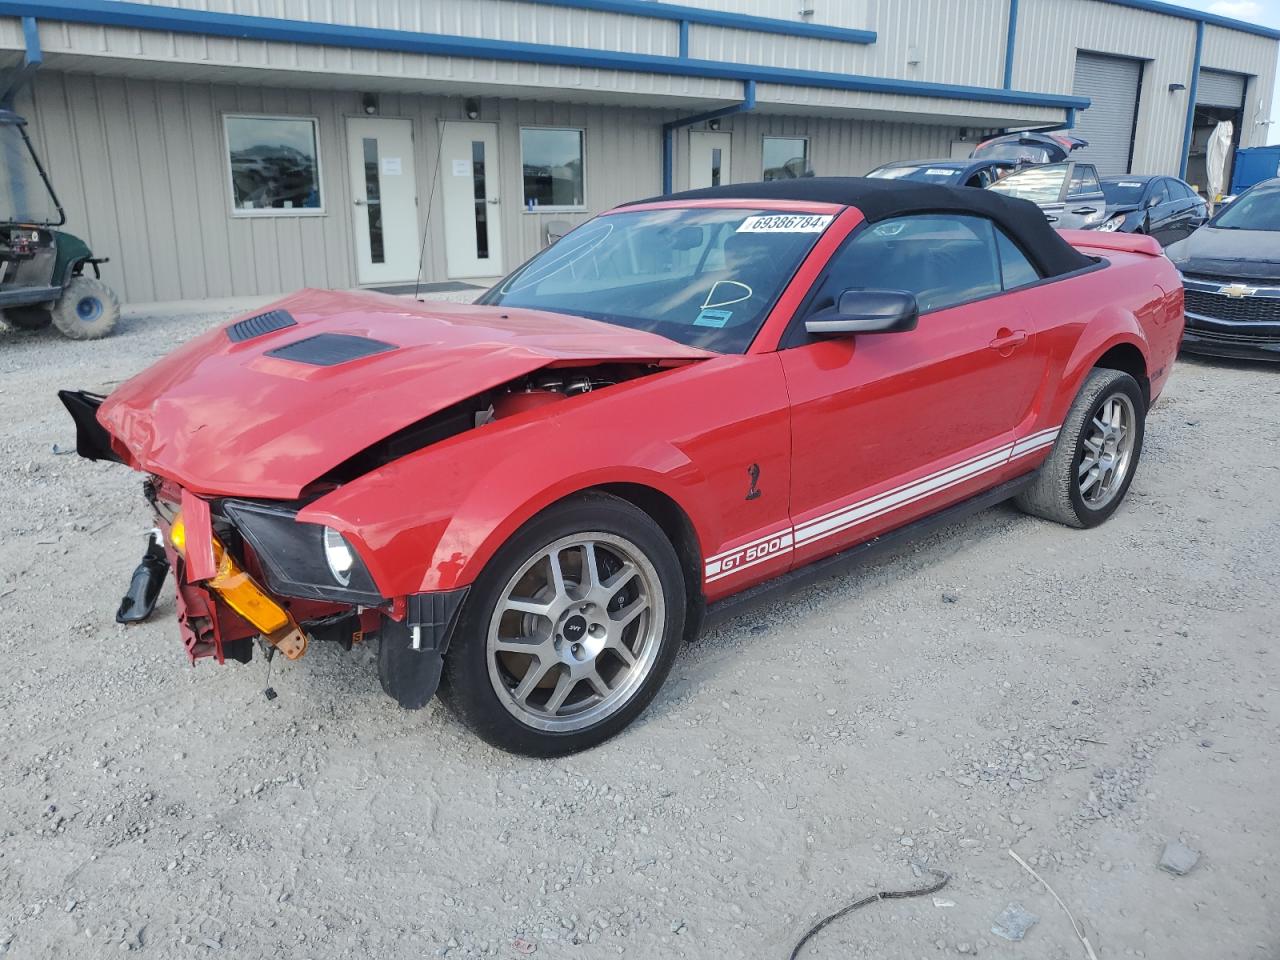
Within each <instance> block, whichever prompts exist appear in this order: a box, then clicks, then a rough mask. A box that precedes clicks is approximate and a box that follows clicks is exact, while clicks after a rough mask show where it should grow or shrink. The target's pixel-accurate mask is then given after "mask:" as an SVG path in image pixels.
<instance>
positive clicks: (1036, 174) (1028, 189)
mask: <svg viewBox="0 0 1280 960" xmlns="http://www.w3.org/2000/svg"><path fill="white" fill-rule="evenodd" d="M1066 176H1067V165H1066V164H1065V163H1048V164H1045V165H1044V166H1040V167H1028V168H1027V169H1025V170H1019V171H1018V172H1017V173H1011V174H1009V175H1008V176H1007V177H1005V178H1004V179H1003V180H999V181H997V182H996V183H993V184H992V185H991V187H990V189H991V190H994V191H995V192H996V193H1003V194H1005V195H1006V196H1009V197H1017V198H1019V199H1020V200H1030V201H1031V202H1032V203H1057V201H1058V199H1059V198H1060V197H1061V196H1062V181H1063V180H1065V179H1066Z"/></svg>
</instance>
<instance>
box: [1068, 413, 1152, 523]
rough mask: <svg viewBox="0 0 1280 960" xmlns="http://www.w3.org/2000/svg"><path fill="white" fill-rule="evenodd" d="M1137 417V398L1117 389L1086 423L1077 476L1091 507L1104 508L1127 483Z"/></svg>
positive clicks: (1086, 501) (1082, 497)
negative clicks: (1131, 398) (1135, 409)
mask: <svg viewBox="0 0 1280 960" xmlns="http://www.w3.org/2000/svg"><path fill="white" fill-rule="evenodd" d="M1136 421H1137V414H1136V413H1135V411H1134V409H1133V401H1132V400H1130V399H1129V397H1128V396H1126V395H1125V394H1123V393H1113V394H1111V395H1110V396H1108V397H1107V398H1106V399H1105V400H1103V401H1102V403H1101V404H1100V405H1099V406H1098V409H1097V411H1096V412H1095V413H1094V415H1093V418H1092V419H1091V420H1090V421H1089V422H1088V423H1087V424H1086V425H1085V429H1084V434H1083V436H1082V438H1081V441H1080V443H1081V449H1080V464H1079V467H1078V468H1077V472H1076V478H1077V482H1078V483H1079V487H1080V497H1081V499H1083V500H1084V502H1085V505H1086V506H1087V507H1089V508H1090V509H1093V510H1100V509H1102V508H1103V507H1105V506H1106V505H1107V504H1109V503H1110V502H1111V501H1112V500H1113V499H1115V496H1116V494H1117V493H1118V492H1119V491H1120V490H1121V489H1122V488H1123V487H1124V482H1125V479H1126V478H1127V477H1128V475H1129V467H1130V464H1131V463H1132V462H1133V442H1134V437H1135V435H1136V433H1135V423H1136Z"/></svg>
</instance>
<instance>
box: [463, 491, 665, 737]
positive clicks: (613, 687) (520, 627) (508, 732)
mask: <svg viewBox="0 0 1280 960" xmlns="http://www.w3.org/2000/svg"><path fill="white" fill-rule="evenodd" d="M685 600H686V598H685V583H684V577H683V575H682V572H681V569H680V562H679V559H678V558H677V556H676V552H675V549H674V547H673V546H672V544H671V541H670V540H668V539H667V536H666V534H665V533H663V531H662V528H661V527H659V526H658V524H657V523H655V522H654V520H653V519H652V518H651V517H650V516H649V515H648V514H646V513H644V512H643V511H642V510H640V509H639V508H637V507H635V506H633V505H632V504H630V503H628V502H627V501H625V500H621V499H619V498H617V497H614V496H610V495H608V494H603V493H592V494H584V495H581V496H577V497H573V498H571V499H569V500H566V501H563V502H561V503H558V504H555V505H553V506H551V507H549V508H548V509H547V510H545V511H543V512H542V513H541V514H539V515H538V516H537V517H535V518H534V519H532V520H530V521H529V522H528V523H527V524H525V525H524V526H523V527H522V528H521V529H520V530H519V531H517V532H516V534H515V535H514V536H513V537H512V538H511V539H510V540H509V541H507V543H506V544H504V545H503V546H502V548H501V549H499V550H498V552H497V553H496V554H495V555H494V557H493V559H492V560H491V561H490V562H489V564H488V565H487V566H486V567H485V570H484V572H483V573H481V575H480V576H479V578H477V580H476V582H475V584H474V585H473V586H472V588H471V591H470V592H469V594H468V596H467V600H466V602H465V604H464V606H463V609H462V613H461V616H460V619H459V622H458V627H457V632H456V633H455V635H454V639H453V644H452V646H451V648H450V650H449V653H448V655H447V656H446V658H445V666H444V683H443V685H442V687H441V693H442V696H443V698H444V700H445V701H446V703H447V704H448V705H449V706H450V708H451V709H452V710H453V711H454V712H455V713H456V714H457V715H458V716H459V717H460V718H461V719H462V721H463V722H464V723H466V724H467V725H468V726H469V727H471V728H472V729H473V730H474V731H475V732H476V733H477V734H479V735H480V736H481V737H482V738H484V739H485V740H487V741H488V742H489V743H491V744H493V745H494V746H496V747H501V748H502V749H504V750H510V751H512V752H514V753H522V754H525V755H528V756H537V757H551V756H561V755H563V754H568V753H574V752H576V751H579V750H584V749H586V748H588V747H593V746H595V745H596V744H599V743H602V742H604V741H605V740H607V739H609V738H610V737H612V736H613V735H614V734H616V733H618V732H619V731H620V730H622V729H623V728H624V727H626V726H627V725H628V724H629V723H631V721H632V720H634V719H635V718H636V717H637V716H638V715H639V714H640V713H641V711H643V710H644V708H645V707H646V706H647V705H648V704H649V701H650V700H652V699H653V697H654V695H655V694H656V693H657V692H658V688H659V687H661V686H662V682H663V681H664V680H665V679H666V676H667V673H668V672H669V671H670V670H671V664H672V663H673V662H674V660H675V657H676V653H677V651H678V650H679V646H680V639H681V637H682V636H683V634H684V622H685Z"/></svg>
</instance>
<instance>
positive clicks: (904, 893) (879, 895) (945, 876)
mask: <svg viewBox="0 0 1280 960" xmlns="http://www.w3.org/2000/svg"><path fill="white" fill-rule="evenodd" d="M929 872H930V873H932V874H933V875H934V876H935V877H937V878H938V882H937V883H935V884H933V885H932V886H928V887H922V888H920V889H919V890H880V891H878V892H876V893H873V894H871V896H869V897H863V898H862V899H861V900H858V901H857V902H855V903H851V904H849V905H848V906H847V907H844V908H843V909H840V910H837V911H836V912H835V913H833V914H831V916H829V917H825V918H823V919H822V920H819V921H818V922H817V923H815V924H814V925H813V926H812V927H810V928H809V932H808V933H806V934H805V935H804V936H803V937H801V938H800V942H799V943H797V944H796V945H795V947H793V948H792V950H791V956H789V957H788V958H787V960H796V957H798V956H800V950H801V948H803V947H804V945H805V944H806V943H808V942H809V941H810V940H812V939H813V938H814V937H815V936H817V935H818V933H819V932H820V931H821V930H822V929H823V928H824V927H826V926H827V924H829V923H834V922H835V921H836V920H839V919H840V918H841V917H844V916H848V915H849V914H851V913H853V911H855V910H857V909H858V908H859V907H865V906H866V905H867V904H869V903H875V902H876V901H877V900H906V899H907V898H908V897H925V896H928V895H929V894H931V893H937V892H938V891H939V890H941V889H942V888H943V887H945V886H946V885H947V883H948V882H949V881H950V880H951V874H949V873H946V872H944V871H942V870H932V869H931V870H930V871H929Z"/></svg>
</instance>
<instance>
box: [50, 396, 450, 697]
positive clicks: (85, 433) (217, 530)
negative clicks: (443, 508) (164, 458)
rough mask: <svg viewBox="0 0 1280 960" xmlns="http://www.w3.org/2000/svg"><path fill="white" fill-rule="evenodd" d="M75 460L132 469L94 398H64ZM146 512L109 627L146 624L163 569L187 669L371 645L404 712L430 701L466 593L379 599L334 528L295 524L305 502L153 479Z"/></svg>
mask: <svg viewBox="0 0 1280 960" xmlns="http://www.w3.org/2000/svg"><path fill="white" fill-rule="evenodd" d="M59 398H60V399H61V400H62V402H63V405H64V406H65V407H66V408H67V411H68V413H70V414H71V417H72V419H73V420H74V422H75V424H76V449H77V452H78V453H79V454H80V455H81V456H82V457H85V458H86V459H89V460H105V461H112V462H118V463H124V464H126V465H128V466H131V467H134V468H135V469H138V465H137V464H136V463H134V462H132V460H131V457H130V454H129V452H128V450H127V448H125V447H124V445H123V444H121V443H119V441H117V440H115V438H114V437H112V435H111V434H110V433H109V432H108V431H107V430H105V429H104V428H103V426H102V425H101V424H100V423H99V422H98V420H97V419H96V413H97V409H98V407H99V406H100V405H101V403H102V401H103V398H102V397H100V396H97V395H95V394H92V393H87V392H85V391H71V390H63V391H60V392H59ZM143 493H144V496H145V497H146V499H147V501H148V503H150V505H151V507H152V509H153V510H154V513H155V522H156V526H155V529H154V530H153V531H152V532H151V533H150V534H149V535H148V540H147V548H146V551H145V552H144V555H143V558H142V562H141V563H140V564H139V565H138V568H137V569H136V570H135V572H134V575H133V577H132V579H131V582H130V585H129V589H128V591H127V593H126V594H125V597H124V599H123V600H122V602H121V606H120V609H119V611H118V612H117V615H116V619H117V621H118V622H120V623H137V622H140V621H143V620H145V619H147V618H148V617H149V616H150V614H151V613H152V611H153V610H154V607H155V602H156V599H157V597H158V595H159V593H160V590H161V587H162V586H163V583H164V580H165V578H166V575H167V574H168V572H169V571H170V570H172V571H173V574H174V582H175V587H176V606H177V622H178V630H179V633H180V636H181V638H182V643H183V646H184V648H185V649H186V652H187V656H188V657H189V658H190V660H191V662H192V663H195V662H196V661H197V660H200V659H204V658H212V659H214V660H215V661H216V662H217V663H220V664H221V663H225V662H226V661H228V660H233V661H237V662H239V663H249V662H250V661H251V660H252V658H253V652H254V647H255V646H259V647H260V648H261V649H262V650H263V651H264V652H265V654H266V655H267V657H268V658H270V657H272V656H274V655H275V653H277V652H279V653H281V654H283V655H284V656H285V657H286V658H288V659H290V660H297V659H299V658H301V657H302V656H303V655H304V654H305V653H306V651H307V648H308V646H309V644H310V642H311V641H332V642H336V643H337V644H339V645H340V646H341V647H343V648H344V649H346V650H350V649H351V648H352V647H353V646H355V645H357V644H360V643H363V642H365V641H367V640H369V639H372V638H373V637H375V636H380V637H381V640H382V643H381V644H380V654H379V675H380V678H381V680H382V685H383V688H384V690H385V691H386V692H387V693H388V694H390V695H391V696H392V697H393V698H394V699H395V700H396V701H397V702H399V703H400V704H401V705H402V706H404V707H408V708H417V707H422V706H425V704H426V703H427V702H428V701H430V699H431V697H432V695H433V694H434V692H435V689H436V687H437V685H438V683H439V673H440V666H441V662H442V660H441V658H442V657H443V654H444V652H445V650H446V649H447V647H448V641H449V635H450V632H451V628H452V625H453V621H454V619H455V617H456V615H457V612H458V609H459V607H460V606H461V603H462V599H463V597H464V596H465V595H466V590H465V588H464V589H460V590H453V591H447V592H439V593H433V594H423V595H419V596H409V597H401V598H395V599H391V598H386V597H383V596H382V595H381V594H380V593H379V592H378V590H377V587H376V586H375V585H374V583H373V579H372V577H371V576H370V574H369V571H368V568H367V567H366V566H365V564H364V562H363V560H362V559H361V558H360V556H359V554H358V552H357V551H356V550H355V549H354V548H353V547H352V546H351V544H350V543H349V542H348V541H347V539H346V538H345V537H344V536H343V535H342V534H341V533H339V532H338V531H336V530H334V529H332V528H331V527H327V526H324V525H321V524H315V523H306V522H303V521H300V520H298V519H297V515H298V511H299V509H301V508H302V507H303V506H305V505H306V502H305V501H298V502H291V503H286V502H278V501H255V500H250V499H242V498H234V497H212V498H209V497H203V496H197V495H195V494H193V493H192V492H191V491H189V490H186V489H184V488H182V487H181V486H180V485H179V484H177V483H175V482H173V481H171V480H167V479H165V478H163V477H160V476H157V475H154V474H153V475H150V476H148V477H147V479H146V480H145V481H144V482H143Z"/></svg>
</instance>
